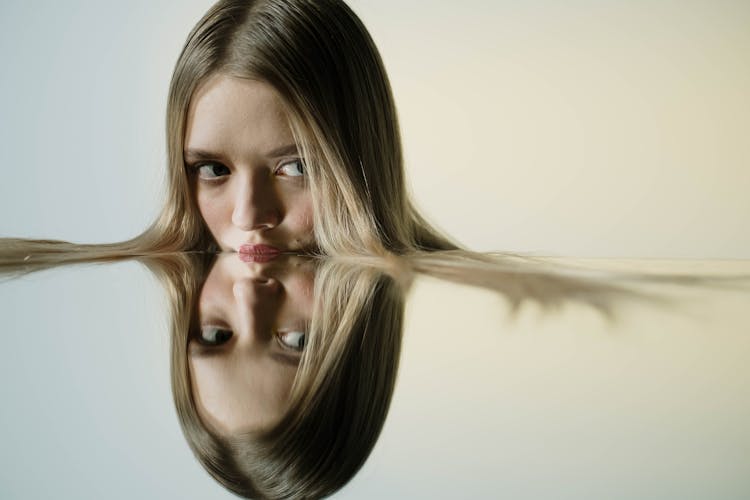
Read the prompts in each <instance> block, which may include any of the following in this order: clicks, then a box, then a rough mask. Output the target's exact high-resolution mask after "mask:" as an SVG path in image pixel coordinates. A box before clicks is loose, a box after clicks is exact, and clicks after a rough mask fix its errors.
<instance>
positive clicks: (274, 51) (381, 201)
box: [162, 0, 455, 253]
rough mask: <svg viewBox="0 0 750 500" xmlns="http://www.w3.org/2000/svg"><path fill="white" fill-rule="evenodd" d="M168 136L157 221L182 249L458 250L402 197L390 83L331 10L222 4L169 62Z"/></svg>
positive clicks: (349, 17) (314, 5)
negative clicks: (176, 227)
mask: <svg viewBox="0 0 750 500" xmlns="http://www.w3.org/2000/svg"><path fill="white" fill-rule="evenodd" d="M167 137H168V157H169V167H168V168H169V175H170V185H171V189H170V193H169V198H170V200H169V203H168V204H167V208H166V210H165V213H164V214H163V216H162V221H165V223H164V225H169V224H168V221H174V220H175V219H178V218H180V217H179V216H178V214H182V220H184V224H183V225H182V229H181V231H182V234H181V238H182V239H183V241H184V243H185V245H186V246H188V247H190V246H196V245H197V246H205V245H208V244H210V243H211V242H215V243H216V244H217V245H218V246H219V247H220V248H222V249H223V250H235V251H239V250H241V249H242V248H243V242H246V243H247V244H248V246H247V247H246V248H247V250H248V251H251V250H253V248H255V247H253V246H252V245H257V243H258V242H260V243H265V242H266V240H269V241H270V242H271V243H274V244H273V245H268V246H271V247H273V248H278V249H280V250H300V249H301V248H302V247H305V246H307V247H315V246H317V247H318V248H320V249H321V250H322V251H323V252H326V253H335V252H342V251H352V250H355V251H363V250H364V251H372V250H373V249H375V248H384V249H387V250H391V251H396V252H403V251H406V250H408V249H415V248H420V249H444V248H455V246H454V245H452V244H451V243H450V242H448V240H446V239H445V238H443V237H442V236H440V235H439V234H438V233H437V232H436V231H435V230H433V229H432V228H431V227H430V226H429V225H428V224H427V223H426V222H425V221H424V220H423V219H422V218H421V217H420V216H419V214H418V213H417V211H416V210H415V209H414V207H413V205H412V203H411V201H410V200H409V198H408V196H407V193H406V187H405V182H404V166H403V157H402V151H401V142H400V136H399V129H398V121H397V117H396V110H395V106H394V102H393V96H392V94H391V89H390V85H389V82H388V77H387V75H386V73H385V69H384V67H383V63H382V61H381V59H380V56H379V54H378V52H377V49H376V47H375V45H374V43H373V41H372V39H371V38H370V36H369V34H368V33H367V30H366V29H365V27H364V26H363V25H362V23H361V22H360V20H359V19H358V18H357V16H356V15H355V14H354V13H353V12H352V11H351V10H350V9H349V8H348V7H347V6H346V5H345V4H344V3H343V2H342V1H340V0H323V1H312V0H294V1H280V0H258V1H248V0H221V1H219V2H217V3H216V4H215V5H214V6H213V7H212V8H211V9H210V10H209V11H208V12H207V13H206V15H205V16H204V17H203V19H202V20H201V21H199V22H198V24H197V25H196V27H195V28H194V29H193V31H192V32H191V33H190V35H189V36H188V39H187V42H186V44H185V47H184V49H183V51H182V53H181V55H180V57H179V59H178V61H177V65H176V68H175V71H174V75H173V78H172V84H171V87H170V93H169V102H168V107H167ZM273 151H276V154H272V152H273ZM186 167H187V169H188V175H187V176H186V175H185V168H186ZM191 188H192V189H191ZM191 196H194V198H192V197H191ZM194 200H196V201H197V203H194V202H193V201H194ZM174 210H177V211H178V212H177V213H175V212H174ZM201 217H202V219H203V220H204V221H205V225H201V224H199V223H198V220H199V218H201ZM277 245H278V246H277ZM279 247H280V248H279ZM263 248H264V247H257V250H258V251H262V249H263ZM267 250H268V251H273V249H270V248H269V249H267Z"/></svg>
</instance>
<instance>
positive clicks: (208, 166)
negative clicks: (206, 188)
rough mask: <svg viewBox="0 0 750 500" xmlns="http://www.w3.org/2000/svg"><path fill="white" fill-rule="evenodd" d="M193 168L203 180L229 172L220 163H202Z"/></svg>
mask: <svg viewBox="0 0 750 500" xmlns="http://www.w3.org/2000/svg"><path fill="white" fill-rule="evenodd" d="M193 168H195V171H196V172H197V173H198V177H199V178H201V179H205V180H211V179H216V178H218V177H223V176H225V175H229V174H230V172H229V168H228V167H227V166H225V165H222V164H221V163H203V164H201V165H196V166H195V167H193Z"/></svg>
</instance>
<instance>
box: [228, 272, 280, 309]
mask: <svg viewBox="0 0 750 500" xmlns="http://www.w3.org/2000/svg"><path fill="white" fill-rule="evenodd" d="M280 291H281V284H280V283H279V281H278V280H277V279H276V278H267V277H265V276H253V277H249V278H242V279H239V280H237V281H235V282H234V284H233V285H232V293H233V295H234V299H235V301H236V302H237V305H238V306H240V307H245V308H250V309H254V308H256V307H268V306H269V304H270V301H272V300H273V299H274V297H276V296H277V295H278V294H279V292H280Z"/></svg>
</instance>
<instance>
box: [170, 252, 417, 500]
mask: <svg viewBox="0 0 750 500" xmlns="http://www.w3.org/2000/svg"><path fill="white" fill-rule="evenodd" d="M199 265H202V264H200V263H199ZM200 274H201V273H198V275H200ZM203 274H205V272H204V273H203ZM172 277H179V274H174V273H173V274H172ZM184 284H185V285H188V286H192V287H195V286H196V285H197V284H198V282H197V281H196V279H195V278H190V279H189V281H187V282H186V283H184ZM171 294H172V295H173V300H172V304H173V311H172V317H173V328H172V348H171V376H172V389H173V396H174V402H175V407H176V409H177V414H178V418H179V422H180V425H181V427H182V430H183V433H184V435H185V438H186V439H187V442H188V444H189V445H190V448H191V449H192V451H193V453H194V455H195V457H196V458H197V459H198V461H199V462H200V463H201V465H202V466H203V467H204V468H205V469H206V471H208V473H209V474H210V475H211V476H212V477H213V478H214V479H215V480H216V481H218V482H219V483H220V484H222V485H223V486H224V487H225V488H227V489H228V490H230V491H232V492H234V493H236V494H238V495H240V496H243V497H246V498H320V497H324V496H328V495H330V494H332V493H334V492H335V491H337V490H338V489H340V488H341V487H342V486H344V485H345V484H346V483H347V482H348V481H349V480H350V479H351V478H352V477H353V476H354V474H356V472H357V471H358V470H359V469H360V468H361V466H362V465H363V464H364V462H365V460H366V459H367V457H368V456H369V454H370V452H371V450H372V448H373V446H374V445H375V442H376V440H377V438H378V436H379V434H380V431H381V429H382V427H383V424H384V422H385V418H386V415H387V413H388V408H389V406H390V402H391V398H392V395H393V390H394V386H395V381H396V374H397V370H398V362H399V358H400V348H401V338H402V328H403V311H404V288H403V287H402V286H401V284H400V283H398V282H397V281H396V280H394V279H393V278H391V277H389V276H388V275H386V274H384V273H382V272H380V271H378V270H376V269H375V268H366V267H365V268H360V267H357V266H352V265H349V264H344V263H340V262H326V263H323V264H321V267H320V269H319V271H318V273H317V276H316V281H315V297H316V298H315V306H314V310H313V311H314V312H313V316H312V323H311V327H310V331H309V333H308V336H309V338H308V340H307V341H306V345H305V350H304V352H303V355H302V358H301V361H300V365H299V368H298V371H297V374H296V377H295V380H294V383H293V385H292V389H291V393H290V396H289V402H288V407H287V409H286V411H285V412H284V414H283V415H282V417H281V419H280V421H279V422H278V423H276V424H274V425H273V426H272V427H271V428H270V429H266V430H262V431H255V432H239V433H232V434H230V435H226V434H223V433H220V432H218V431H216V430H215V429H212V427H211V425H210V424H209V423H207V422H205V421H204V420H203V419H202V418H201V415H200V412H199V409H198V406H197V404H196V401H195V399H194V392H193V389H192V386H191V377H190V368H189V363H188V359H187V358H188V352H187V349H188V342H189V333H188V332H189V331H190V328H191V321H193V320H192V319H191V318H193V317H194V315H193V314H192V311H191V308H192V307H194V305H195V304H196V301H197V297H198V294H199V293H198V288H193V289H192V290H191V289H189V288H187V287H184V286H182V287H181V286H180V284H179V283H178V284H177V286H175V285H171ZM189 304H192V305H191V306H190V307H191V308H188V305H189Z"/></svg>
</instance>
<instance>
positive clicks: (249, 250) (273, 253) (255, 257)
mask: <svg viewBox="0 0 750 500" xmlns="http://www.w3.org/2000/svg"><path fill="white" fill-rule="evenodd" d="M238 253H239V254H240V260H241V261H242V262H268V261H271V260H273V259H275V258H276V257H278V256H279V255H281V250H279V249H278V248H276V247H272V246H270V245H242V246H240V248H239V250H238Z"/></svg>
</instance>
